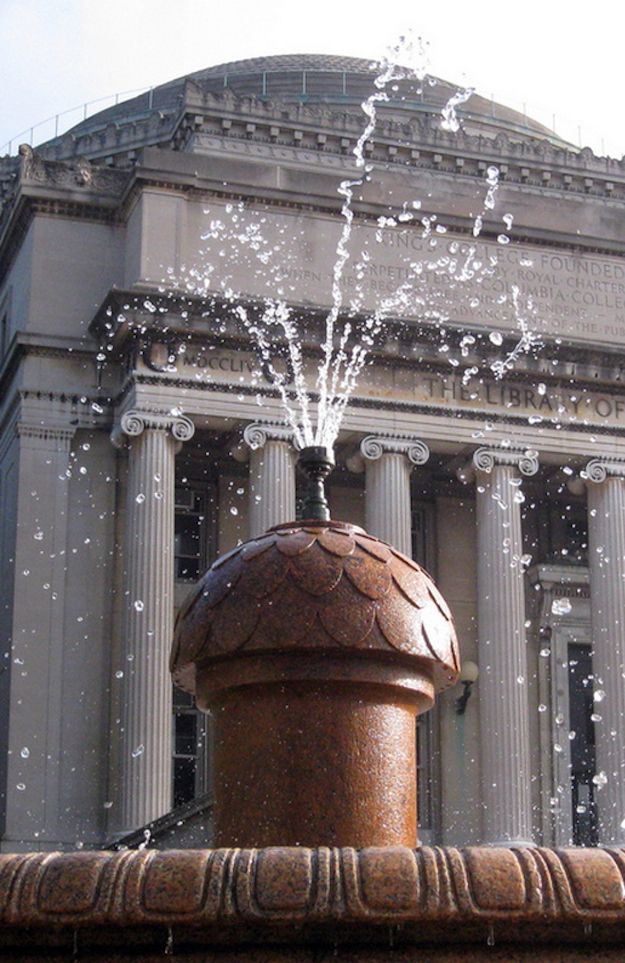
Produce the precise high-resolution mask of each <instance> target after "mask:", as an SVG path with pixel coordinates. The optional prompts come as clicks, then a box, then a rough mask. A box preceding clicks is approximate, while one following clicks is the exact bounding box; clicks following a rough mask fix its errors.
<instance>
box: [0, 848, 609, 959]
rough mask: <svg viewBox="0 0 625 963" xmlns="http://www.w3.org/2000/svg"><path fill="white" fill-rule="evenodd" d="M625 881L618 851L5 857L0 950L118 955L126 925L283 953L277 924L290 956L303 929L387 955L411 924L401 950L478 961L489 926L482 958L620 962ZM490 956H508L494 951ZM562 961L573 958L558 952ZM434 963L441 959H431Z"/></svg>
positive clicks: (1, 860)
mask: <svg viewBox="0 0 625 963" xmlns="http://www.w3.org/2000/svg"><path fill="white" fill-rule="evenodd" d="M624 875H625V853H624V852H623V850H621V849H610V850H605V849H581V848H577V849H561V850H553V849H544V848H539V847H536V848H527V849H508V848H503V847H502V848H490V847H467V848H466V849H456V848H453V847H437V848H435V849H434V848H430V847H428V846H423V847H420V848H419V849H408V848H403V847H384V848H369V849H362V850H356V849H353V848H350V847H345V848H341V849H330V848H326V847H320V848H317V849H308V848H305V847H292V848H288V847H279V846H276V847H271V848H268V849H258V850H255V849H252V850H248V849H232V848H231V849H199V850H165V851H162V852H155V851H154V850H143V851H134V852H132V851H131V852H123V853H110V852H90V853H87V852H82V853H19V854H11V855H8V854H7V855H1V856H0V878H1V879H2V882H3V884H4V885H3V886H2V888H1V889H0V919H1V920H2V925H3V936H4V940H8V938H9V936H10V935H11V934H13V938H14V939H18V938H19V937H20V934H21V935H22V939H23V933H24V932H25V928H28V931H27V932H28V947H29V948H32V947H34V946H37V945H42V944H43V945H50V944H53V945H55V946H58V941H59V939H60V938H61V935H62V934H67V933H68V932H69V933H70V934H72V933H73V934H74V935H75V934H76V932H78V940H79V944H80V945H81V946H84V945H86V944H87V943H89V942H92V943H93V941H94V940H98V938H99V939H100V941H101V942H103V943H105V944H108V939H107V936H108V934H111V933H112V931H114V930H115V931H118V929H119V927H124V928H125V929H124V932H125V933H128V934H130V933H133V928H138V927H141V928H142V930H141V932H142V933H143V934H144V939H145V934H148V935H151V936H152V938H153V936H154V931H157V932H158V934H159V936H160V938H161V939H163V938H164V937H163V936H162V931H163V927H164V926H175V927H176V935H175V939H177V940H181V941H183V942H185V943H186V942H187V940H189V941H190V942H194V943H200V944H209V945H211V946H214V944H215V941H216V937H217V936H218V935H219V934H223V935H225V934H228V942H229V944H230V945H231V946H236V945H242V944H247V945H248V946H249V941H250V934H252V935H253V942H254V944H266V943H272V942H273V943H275V939H276V930H275V927H276V925H279V926H280V927H281V929H280V933H281V934H282V937H281V939H282V940H284V941H285V944H286V945H287V946H288V947H290V946H292V945H293V944H297V945H298V946H301V945H302V944H304V945H306V944H307V943H309V942H310V940H311V935H310V930H308V929H307V927H308V926H310V925H313V924H314V925H315V930H314V932H315V933H316V934H317V936H318V935H319V934H320V933H322V932H325V933H326V934H327V935H328V937H330V936H331V938H332V940H333V941H334V942H335V944H336V943H338V942H339V940H340V943H341V946H342V947H344V948H345V947H349V945H350V943H352V944H353V943H354V942H356V943H362V942H363V941H364V942H370V941H371V940H372V934H373V933H375V932H376V931H377V932H378V933H379V937H373V939H374V941H375V942H377V939H378V938H379V939H382V938H383V939H385V940H386V946H388V939H389V936H388V932H389V930H388V927H389V926H390V925H394V924H395V925H396V924H398V923H401V924H402V925H403V926H405V927H407V930H406V931H405V932H404V933H403V934H402V935H401V937H400V934H398V938H401V940H402V942H403V943H404V944H406V943H408V944H410V943H416V944H420V943H426V944H427V943H429V942H430V941H432V939H433V937H434V938H435V942H436V945H437V946H448V945H449V943H451V944H452V946H453V948H454V953H455V954H457V953H458V952H460V950H459V948H460V947H462V946H465V945H466V944H469V945H470V946H472V948H473V949H474V950H476V951H477V939H478V934H480V932H481V931H480V930H479V929H476V928H475V927H476V926H480V925H482V926H484V930H483V937H484V939H483V941H482V942H483V944H484V946H486V935H487V934H488V933H490V935H491V940H492V942H493V943H494V942H495V939H497V940H503V941H504V942H505V941H506V940H509V939H512V940H513V941H514V943H515V944H516V943H522V944H524V945H527V944H530V945H531V946H532V947H534V948H535V947H536V945H537V944H540V945H543V943H544V942H545V940H546V941H547V942H548V943H551V942H552V941H553V940H555V941H556V945H555V947H554V955H553V956H551V954H550V955H549V959H550V960H551V959H554V960H555V959H556V955H555V950H561V949H562V948H561V947H558V945H557V941H558V940H562V941H564V942H565V943H566V945H568V947H569V948H571V949H572V947H573V945H575V946H584V947H585V948H586V949H587V951H588V953H589V955H588V956H587V957H585V958H586V959H594V952H596V951H597V949H598V948H599V947H604V948H605V945H606V943H610V944H612V945H613V946H616V947H617V949H616V952H617V954H618V953H619V952H620V951H618V946H619V945H621V946H622V932H623V929H622V928H623V923H624V921H625V890H624V888H623V876H624ZM354 926H356V927H362V930H361V929H360V928H356V929H354ZM489 926H490V927H492V929H488V927H489ZM510 926H513V927H514V932H513V935H512V936H511V935H510V931H509V927H510ZM593 927H596V928H593ZM98 928H100V930H98ZM98 932H99V934H100V935H99V937H98ZM445 933H448V934H449V940H447V939H446V938H445ZM124 938H125V939H129V936H125V937H124ZM573 939H574V941H575V944H573V943H572V942H571V940H573ZM287 940H288V942H287ZM615 941H616V942H615ZM5 945H6V944H5ZM16 945H17V944H16ZM20 945H21V949H22V950H23V949H24V944H23V943H22V944H20ZM385 952H386V953H387V955H388V950H386V951H385ZM487 952H488V953H489V958H490V957H491V956H492V954H493V952H494V953H495V954H496V956H497V958H499V954H498V953H497V948H496V947H495V950H493V949H492V948H490V947H489V948H488V950H487ZM398 953H399V955H400V956H401V958H402V959H403V958H404V956H403V954H402V953H401V951H400V950H398ZM161 955H162V954H161ZM348 956H350V954H349V953H348ZM564 957H566V958H567V959H569V958H570V956H569V954H568V953H565V954H564V956H560V955H559V954H558V959H563V958H564ZM16 958H17V957H16ZM20 958H22V957H20ZM67 958H69V956H68V957H67ZM107 958H109V957H108V955H107ZM155 958H156V956H155ZM228 958H229V959H230V957H228ZM272 958H273V957H272ZM298 958H299V957H298ZM350 958H351V956H350ZM358 958H359V959H360V957H358ZM367 958H369V957H367V956H364V957H363V959H367ZM370 958H371V959H374V958H375V959H380V958H381V956H380V955H375V956H374V955H372V956H371V957H370ZM406 958H408V957H406ZM410 958H412V957H410ZM430 958H431V959H434V958H436V959H438V956H433V955H430V953H429V952H428V959H430ZM453 958H455V959H456V958H459V957H457V956H454V957H453ZM471 958H472V959H475V958H476V957H475V956H474V955H473V953H471ZM481 958H482V957H481V956H480V957H479V959H481ZM502 958H503V957H502ZM507 958H509V957H507ZM515 958H516V957H515ZM519 958H520V957H519ZM532 958H533V959H543V958H544V957H543V956H535V957H534V956H533V957H532ZM545 958H546V957H545ZM577 958H578V957H577V956H575V959H577ZM597 958H598V957H597ZM617 958H618V957H617V956H614V957H612V956H610V957H609V959H615V960H616V959H617ZM620 958H622V957H620ZM445 959H451V957H448V956H447V955H446V954H445ZM523 959H525V956H523ZM580 959H581V957H580ZM601 959H608V957H607V956H603V955H601Z"/></svg>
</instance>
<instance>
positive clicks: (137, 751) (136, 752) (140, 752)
mask: <svg viewBox="0 0 625 963" xmlns="http://www.w3.org/2000/svg"><path fill="white" fill-rule="evenodd" d="M144 751H145V746H143V745H141V746H137V748H136V749H133V750H132V758H133V759H137V758H138V757H139V756H141V755H143V753H144Z"/></svg>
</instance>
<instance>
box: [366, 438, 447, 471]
mask: <svg viewBox="0 0 625 963" xmlns="http://www.w3.org/2000/svg"><path fill="white" fill-rule="evenodd" d="M360 452H361V454H362V455H363V456H364V457H365V458H368V459H369V460H370V461H377V460H378V458H381V457H382V455H384V454H385V453H387V452H389V453H392V454H397V455H406V457H407V458H408V460H409V461H411V462H412V464H413V465H425V463H426V461H427V460H428V458H429V457H430V449H429V448H428V446H427V445H426V444H425V442H424V441H421V440H420V439H418V438H413V437H412V436H411V435H367V437H366V438H363V440H362V441H361V443H360Z"/></svg>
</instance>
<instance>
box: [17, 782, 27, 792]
mask: <svg viewBox="0 0 625 963" xmlns="http://www.w3.org/2000/svg"><path fill="white" fill-rule="evenodd" d="M15 788H16V789H17V791H18V792H24V790H25V789H26V785H25V784H24V783H23V782H18V784H17V786H16V787H15Z"/></svg>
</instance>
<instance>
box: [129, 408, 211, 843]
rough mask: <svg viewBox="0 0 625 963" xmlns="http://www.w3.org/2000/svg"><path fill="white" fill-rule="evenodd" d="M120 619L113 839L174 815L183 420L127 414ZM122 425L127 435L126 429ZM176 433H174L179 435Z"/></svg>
mask: <svg viewBox="0 0 625 963" xmlns="http://www.w3.org/2000/svg"><path fill="white" fill-rule="evenodd" d="M124 417H125V418H126V422H125V423H124V419H122V430H125V431H126V434H128V435H129V436H130V437H129V453H128V487H127V507H126V538H125V554H124V560H125V584H124V600H123V606H124V615H123V640H122V641H123V648H124V651H125V661H124V665H123V667H122V670H121V671H123V677H122V679H121V682H122V689H123V692H122V714H121V725H122V733H121V758H120V773H119V785H118V804H117V806H116V812H114V813H111V816H112V821H113V825H114V826H115V827H116V830H117V831H118V832H125V831H129V830H132V829H136V828H137V827H139V826H142V825H145V824H146V823H147V822H150V821H151V820H153V819H156V818H157V817H159V816H162V815H163V814H164V813H166V812H167V811H168V810H169V809H170V808H171V793H172V745H171V732H172V690H171V680H170V678H169V671H168V662H169V650H170V647H171V639H172V636H173V613H174V608H173V587H174V471H175V453H176V448H177V446H178V441H177V438H176V436H175V435H174V430H175V431H176V434H177V436H178V439H181V438H187V437H191V435H192V434H193V425H192V423H191V422H189V421H188V420H187V419H178V422H177V423H174V424H173V425H172V423H171V422H170V423H168V422H167V421H165V420H163V419H153V420H152V421H151V422H150V420H147V419H146V418H145V417H142V416H138V415H135V413H130V417H126V416H124ZM124 424H125V427H124ZM180 428H181V430H178V429H180Z"/></svg>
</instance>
